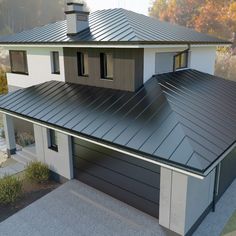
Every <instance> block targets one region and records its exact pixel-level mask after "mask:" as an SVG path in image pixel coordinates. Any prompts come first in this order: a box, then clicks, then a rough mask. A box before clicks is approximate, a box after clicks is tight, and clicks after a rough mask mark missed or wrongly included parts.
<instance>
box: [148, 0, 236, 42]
mask: <svg viewBox="0 0 236 236" xmlns="http://www.w3.org/2000/svg"><path fill="white" fill-rule="evenodd" d="M149 13H150V15H151V16H153V17H156V18H159V19H161V20H167V21H169V22H172V23H177V24H180V25H183V26H187V27H192V28H194V29H196V30H198V31H200V32H203V33H209V34H212V35H215V36H217V37H221V38H224V39H232V38H233V37H234V40H235V46H236V2H235V1H234V0H155V1H154V2H153V5H152V7H151V8H150V10H149Z"/></svg>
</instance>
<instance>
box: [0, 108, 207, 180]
mask: <svg viewBox="0 0 236 236" xmlns="http://www.w3.org/2000/svg"><path fill="white" fill-rule="evenodd" d="M0 112H2V113H3V114H5V115H9V116H12V117H15V118H19V119H21V120H25V121H28V122H31V123H33V124H35V125H39V126H42V127H44V128H47V129H53V130H55V131H57V132H60V133H63V134H65V135H69V136H72V137H74V138H78V139H80V140H83V141H87V142H90V143H93V144H96V145H99V146H102V147H105V148H108V149H111V150H114V151H117V152H120V153H123V154H126V155H129V156H132V157H134V158H137V159H140V160H143V161H146V162H149V163H152V164H154V165H158V166H161V167H163V168H167V169H170V170H172V171H176V172H179V173H181V174H184V175H188V176H191V177H194V178H197V179H201V180H203V179H204V178H205V176H203V175H202V174H200V173H197V171H195V173H194V172H190V171H188V170H184V169H181V168H178V167H175V166H171V165H168V164H165V163H163V162H160V161H158V160H154V159H150V158H147V157H145V155H139V154H137V153H134V152H131V151H128V150H125V149H122V148H117V147H115V146H112V145H109V144H106V143H104V142H99V141H97V140H94V139H91V138H88V137H85V136H83V135H79V134H75V133H72V132H69V131H66V130H65V129H61V128H58V127H56V126H53V125H50V124H45V123H44V122H40V121H36V120H34V119H32V118H26V117H24V116H20V115H17V114H15V113H14V112H8V111H5V110H4V109H1V108H0Z"/></svg>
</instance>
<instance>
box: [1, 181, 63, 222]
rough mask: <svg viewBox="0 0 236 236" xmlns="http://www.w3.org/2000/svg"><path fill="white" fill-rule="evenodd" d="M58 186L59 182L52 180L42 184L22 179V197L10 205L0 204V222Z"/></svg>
mask: <svg viewBox="0 0 236 236" xmlns="http://www.w3.org/2000/svg"><path fill="white" fill-rule="evenodd" d="M59 186H60V184H59V183H57V182H55V181H53V180H50V181H48V182H47V183H44V184H36V183H32V182H30V181H28V180H26V179H24V180H23V194H22V197H21V198H20V199H18V200H17V201H16V203H14V204H11V205H2V204H0V222H2V221H4V220H5V219H7V218H8V217H10V216H12V215H14V214H15V213H16V212H18V211H19V210H21V209H23V208H25V207H27V206H28V205H30V204H31V203H32V202H34V201H36V200H38V199H39V198H41V197H43V196H44V195H46V194H48V193H49V192H51V191H52V190H54V189H56V188H57V187H59Z"/></svg>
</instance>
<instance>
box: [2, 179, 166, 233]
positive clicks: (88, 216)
mask: <svg viewBox="0 0 236 236" xmlns="http://www.w3.org/2000/svg"><path fill="white" fill-rule="evenodd" d="M0 232H1V235H4V236H8V235H9V236H12V235H14V236H21V235H22V236H27V235H30V236H32V235H34V236H38V235H43V236H45V235H47V236H50V235H66V236H70V235H76V236H78V235H79V236H80V235H89V236H92V235H96V236H99V235H102V236H106V235H107V236H113V235H119V236H121V235H125V236H127V235H130V236H132V235H135V236H138V235H145V236H149V235H155V236H156V235H158V236H159V235H163V236H164V235H166V233H165V232H164V230H163V229H162V228H161V226H160V225H159V224H158V219H155V218H153V217H151V216H149V215H147V214H145V213H142V212H141V211H139V210H136V209H135V208H133V207H130V206H128V205H126V204H124V203H122V202H120V201H118V200H116V199H114V198H112V197H110V196H108V195H106V194H104V193H101V192H100V191H97V190H96V189H93V188H91V187H89V186H87V185H85V184H83V183H81V182H79V181H77V180H71V181H69V182H67V183H65V184H63V185H62V186H61V187H59V188H58V189H56V190H54V191H52V192H51V193H49V194H48V195H46V196H44V197H43V198H41V199H39V200H38V201H36V202H34V203H33V204H31V205H30V206H28V207H26V208H25V209H23V210H21V211H19V212H18V213H16V214H15V215H13V216H12V217H10V218H8V219H7V220H5V221H3V222H2V223H1V224H0Z"/></svg>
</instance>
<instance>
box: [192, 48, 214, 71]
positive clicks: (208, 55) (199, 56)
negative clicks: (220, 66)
mask: <svg viewBox="0 0 236 236" xmlns="http://www.w3.org/2000/svg"><path fill="white" fill-rule="evenodd" d="M215 61H216V47H214V46H209V47H192V48H191V50H190V58H189V67H190V68H192V69H196V70H199V71H202V72H206V73H209V74H212V75H213V74H214V73H215Z"/></svg>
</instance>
